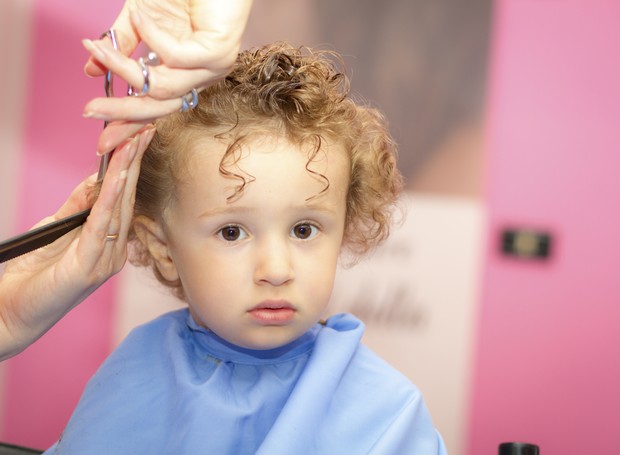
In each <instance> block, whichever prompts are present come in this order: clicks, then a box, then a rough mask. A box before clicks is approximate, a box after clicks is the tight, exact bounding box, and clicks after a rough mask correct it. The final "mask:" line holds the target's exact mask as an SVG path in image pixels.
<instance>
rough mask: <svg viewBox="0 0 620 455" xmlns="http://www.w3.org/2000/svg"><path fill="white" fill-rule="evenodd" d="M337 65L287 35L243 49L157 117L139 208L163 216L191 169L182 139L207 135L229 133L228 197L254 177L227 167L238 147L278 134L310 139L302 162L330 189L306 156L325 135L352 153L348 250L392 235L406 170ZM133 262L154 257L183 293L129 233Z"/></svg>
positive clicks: (299, 141)
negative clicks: (188, 101) (195, 93)
mask: <svg viewBox="0 0 620 455" xmlns="http://www.w3.org/2000/svg"><path fill="white" fill-rule="evenodd" d="M343 67H344V65H343V64H342V59H341V58H340V56H339V55H338V54H337V53H335V52H333V51H325V50H313V49H310V48H307V47H302V48H295V47H292V46H290V45H289V44H286V43H275V44H272V45H268V46H264V47H261V48H257V49H253V50H249V51H244V52H242V53H240V54H239V55H238V57H237V60H236V63H235V65H234V67H233V69H232V71H231V72H230V73H229V74H228V76H227V77H226V78H224V79H222V80H221V81H219V82H218V83H216V84H214V85H211V86H210V87H208V88H206V89H205V90H203V91H202V92H201V93H200V94H199V103H198V106H197V107H196V108H195V109H193V110H190V111H186V112H183V113H180V112H179V113H175V114H172V115H169V116H167V117H165V118H162V119H159V120H158V121H157V122H156V128H157V132H156V134H155V136H154V138H153V140H152V142H151V144H150V145H149V148H148V149H147V151H146V152H145V154H144V157H143V159H142V165H141V171H140V177H139V180H138V185H137V191H136V203H135V215H136V216H138V215H144V216H147V217H149V218H151V219H154V220H159V219H161V217H162V214H163V212H164V210H165V208H166V206H167V205H168V204H169V203H170V201H171V199H173V198H174V197H175V194H176V193H175V188H178V187H179V185H181V184H182V182H183V178H184V175H185V172H187V171H186V170H187V168H188V165H189V162H188V160H189V158H188V155H190V154H189V153H183V152H184V150H187V149H188V147H187V143H191V142H192V140H193V139H197V138H200V137H205V134H207V135H210V136H211V137H212V138H215V139H218V140H224V141H226V143H227V149H226V151H225V153H224V155H223V157H222V159H221V162H220V166H219V172H220V174H222V175H223V176H225V177H226V178H230V179H234V180H235V181H236V182H237V184H236V186H235V188H234V190H233V192H232V193H231V195H230V196H229V200H234V199H235V198H238V197H240V196H241V195H242V194H243V191H244V189H245V188H246V187H247V185H251V183H252V180H253V177H252V176H248V175H242V174H240V173H239V172H236V171H233V168H235V167H234V166H233V165H234V164H235V163H236V162H237V161H238V160H239V159H240V153H241V152H240V150H241V147H242V146H243V144H244V143H246V142H247V141H250V140H252V139H253V138H255V137H259V136H261V135H273V134H274V133H275V134H276V135H278V136H283V137H284V138H285V139H286V140H288V141H290V142H291V143H293V144H296V145H304V146H307V148H308V150H309V153H308V164H307V165H306V170H307V171H308V172H310V173H313V174H314V177H316V178H318V179H320V180H321V181H322V182H323V184H324V187H323V190H322V191H327V190H328V188H329V180H328V179H327V178H326V177H325V176H324V175H322V174H320V173H316V172H315V171H313V170H311V168H310V164H311V163H312V161H313V160H314V159H315V158H316V155H317V154H318V153H319V152H320V150H321V145H322V144H323V143H324V142H325V141H330V142H336V143H338V144H339V145H341V146H342V149H344V151H345V153H347V155H348V159H349V162H350V181H349V186H348V193H347V204H346V215H345V233H344V242H343V246H344V248H345V249H346V250H347V251H348V252H350V253H352V256H351V257H353V258H359V257H361V256H363V255H364V254H365V253H367V252H369V251H370V250H372V249H374V248H375V247H376V246H377V245H379V244H380V243H381V242H382V241H383V240H385V239H386V238H387V236H388V234H389V231H390V225H391V221H392V216H393V214H394V206H395V204H396V202H397V198H398V194H399V193H400V191H401V189H402V177H401V174H400V172H399V171H398V169H397V166H396V145H395V143H394V141H393V139H392V138H391V136H390V134H389V133H388V128H387V124H386V121H385V119H384V117H383V115H382V114H381V113H380V112H379V111H378V110H376V109H373V108H372V107H370V106H368V105H367V104H366V103H365V102H363V101H361V100H355V99H353V97H352V96H351V94H350V83H349V79H348V77H347V76H346V75H345V73H344V71H343V70H342V68H343ZM184 169H185V171H184ZM133 238H135V235H133ZM131 261H132V262H133V263H134V264H137V265H142V266H151V267H152V268H153V270H154V272H155V274H156V276H157V278H158V279H159V280H160V281H161V282H163V283H164V284H166V285H168V286H170V287H172V288H174V289H175V290H176V293H177V295H178V296H179V297H181V298H183V294H182V288H181V284H180V283H170V282H167V281H166V280H165V279H164V278H163V277H162V276H161V274H159V273H158V271H157V268H156V267H154V264H153V260H152V258H151V257H150V255H149V253H148V250H147V249H146V248H145V247H144V246H143V245H141V244H140V242H137V241H136V242H133V251H132V255H131Z"/></svg>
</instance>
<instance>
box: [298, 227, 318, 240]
mask: <svg viewBox="0 0 620 455" xmlns="http://www.w3.org/2000/svg"><path fill="white" fill-rule="evenodd" d="M318 233H319V228H318V227H317V226H315V225H314V224H311V223H299V224H296V225H295V226H293V229H291V234H292V235H293V236H294V237H296V238H298V239H301V240H308V239H310V238H312V237H314V236H316V235H317V234H318Z"/></svg>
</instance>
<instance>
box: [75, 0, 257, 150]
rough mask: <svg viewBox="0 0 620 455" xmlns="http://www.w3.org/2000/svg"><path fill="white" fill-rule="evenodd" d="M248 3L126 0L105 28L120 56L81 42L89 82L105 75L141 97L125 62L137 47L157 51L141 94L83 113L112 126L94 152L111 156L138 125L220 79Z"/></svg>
mask: <svg viewBox="0 0 620 455" xmlns="http://www.w3.org/2000/svg"><path fill="white" fill-rule="evenodd" d="M251 5H252V1H251V0H224V1H223V0H126V3H125V5H124V7H123V9H122V10H121V13H120V15H119V16H118V18H117V19H116V20H115V22H114V24H113V25H112V28H113V29H114V30H115V31H116V34H117V37H118V44H119V48H120V49H119V51H116V50H114V48H113V46H112V44H111V42H110V40H109V39H108V38H104V39H100V40H94V41H90V40H84V46H85V47H86V49H87V50H88V51H89V52H90V53H91V57H90V58H89V60H88V62H87V63H86V66H85V72H86V74H88V75H89V76H101V75H103V74H105V72H106V71H107V70H108V69H109V70H111V71H112V72H113V73H114V74H115V75H117V76H119V77H121V78H122V79H124V80H125V81H126V82H127V83H128V84H129V85H131V86H132V87H135V88H136V90H137V91H138V92H140V91H141V90H142V88H143V85H144V76H143V74H142V69H141V67H140V65H139V64H138V63H137V62H136V61H135V60H133V59H131V58H130V57H129V56H130V55H131V54H132V53H133V52H134V51H135V50H136V48H137V47H138V45H139V44H140V42H144V44H146V46H147V47H148V48H149V49H150V50H152V51H154V52H156V53H157V56H158V57H159V61H160V64H159V65H157V66H149V90H148V94H147V96H127V97H126V96H123V97H116V98H95V99H93V100H91V101H90V102H89V103H88V104H87V105H86V107H85V110H84V115H85V116H86V117H92V118H96V119H103V120H107V121H109V122H111V123H110V124H109V126H108V128H106V129H105V130H104V132H103V133H102V134H101V137H100V140H99V146H98V150H99V152H100V153H105V152H107V151H110V150H112V149H113V148H114V147H115V146H116V145H118V144H119V143H121V142H122V141H123V140H125V139H126V138H127V137H129V136H131V135H132V134H134V133H135V132H136V131H138V130H139V129H140V128H142V127H143V126H144V124H145V123H150V122H151V121H153V120H154V119H156V118H158V117H161V116H164V115H166V114H169V113H171V112H174V111H178V110H179V108H180V107H181V104H182V101H181V97H182V96H184V95H186V94H187V93H188V92H190V91H191V90H192V89H194V88H195V89H197V90H200V89H202V88H205V87H207V86H209V85H210V84H213V83H214V82H216V81H218V80H219V79H221V78H222V77H224V76H225V75H226V74H227V73H228V71H230V68H231V67H232V65H233V63H234V62H235V59H236V57H237V53H238V52H239V47H240V44H241V37H242V35H243V31H244V29H245V24H246V22H247V18H248V16H249V13H250V9H251Z"/></svg>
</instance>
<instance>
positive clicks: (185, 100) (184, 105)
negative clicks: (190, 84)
mask: <svg viewBox="0 0 620 455" xmlns="http://www.w3.org/2000/svg"><path fill="white" fill-rule="evenodd" d="M196 106H198V90H196V89H195V88H193V89H192V90H191V91H189V92H187V93H186V94H185V95H183V96H182V97H181V109H180V112H185V111H188V110H190V109H194V108H195V107H196Z"/></svg>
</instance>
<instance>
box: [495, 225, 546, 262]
mask: <svg viewBox="0 0 620 455" xmlns="http://www.w3.org/2000/svg"><path fill="white" fill-rule="evenodd" d="M501 247H502V252H503V253H504V254H506V255H508V256H514V257H517V258H521V259H546V258H548V257H549V255H550V254H551V235H550V234H549V233H548V232H542V231H537V230H533V229H506V230H504V231H503V232H502V245H501Z"/></svg>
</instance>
